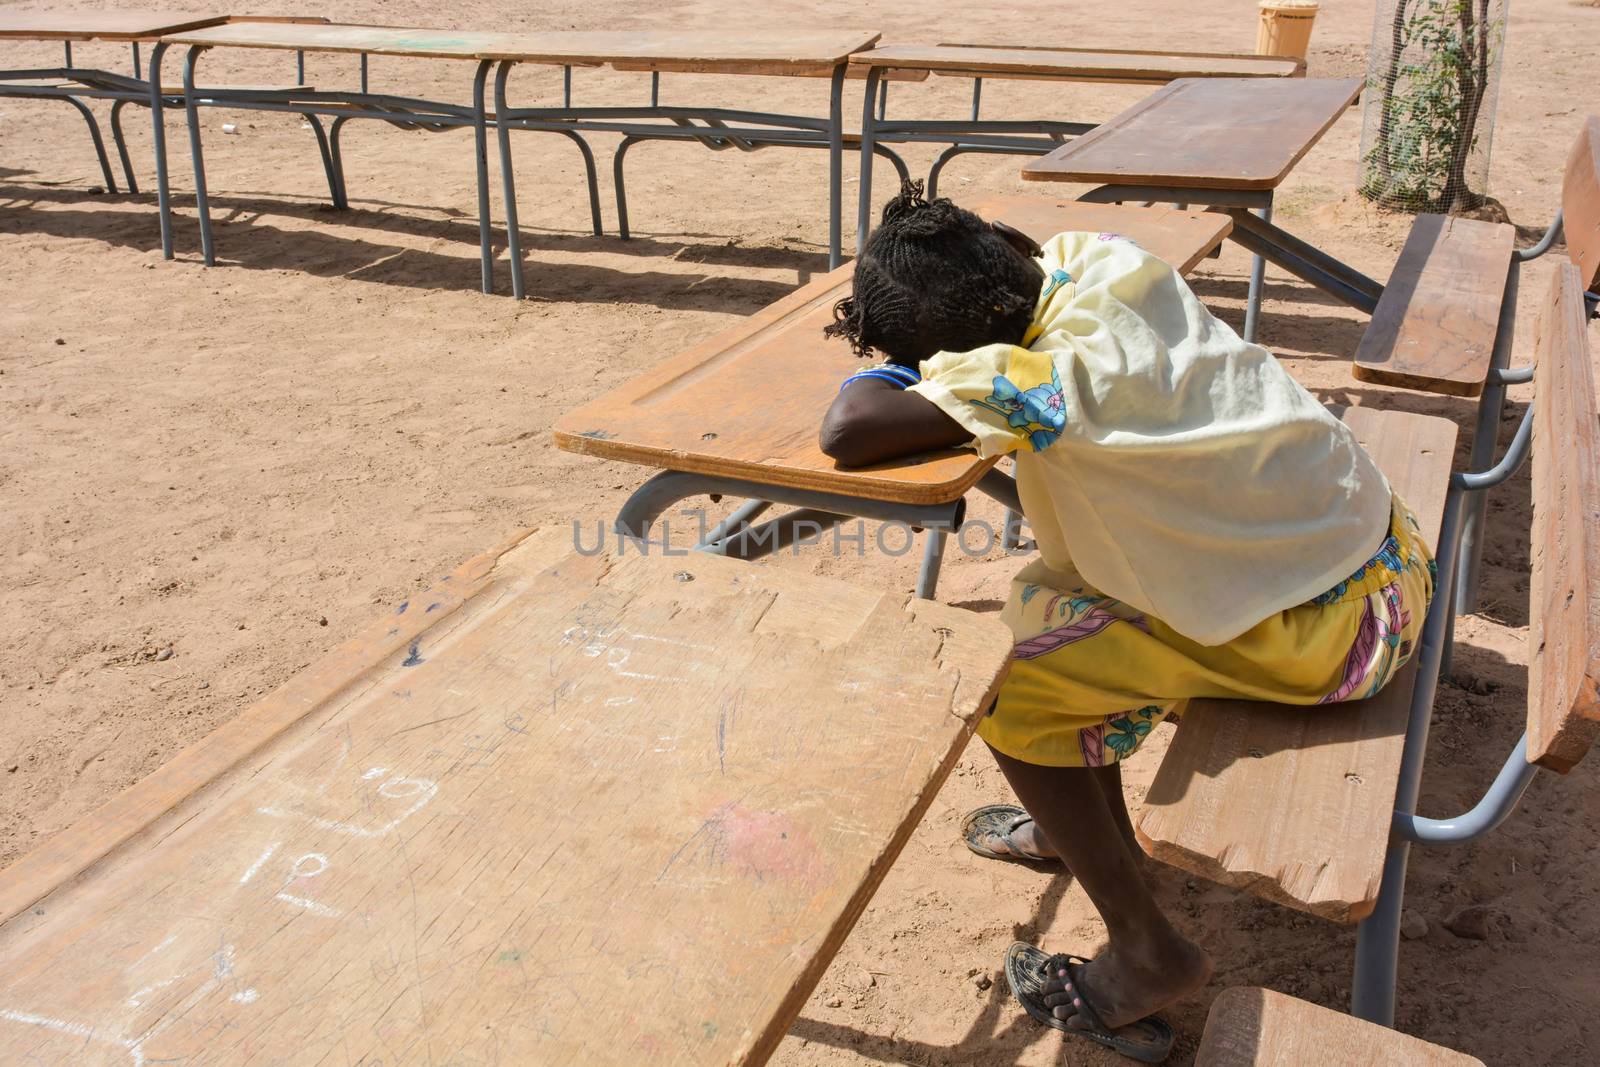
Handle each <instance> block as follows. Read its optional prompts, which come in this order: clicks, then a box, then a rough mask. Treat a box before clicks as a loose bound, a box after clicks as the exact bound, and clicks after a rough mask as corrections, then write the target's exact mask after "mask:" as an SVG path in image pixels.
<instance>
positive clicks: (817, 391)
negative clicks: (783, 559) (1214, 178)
mask: <svg viewBox="0 0 1600 1067" xmlns="http://www.w3.org/2000/svg"><path fill="white" fill-rule="evenodd" d="M968 206H970V207H972V208H973V209H974V210H976V211H977V212H978V213H979V214H981V215H983V216H984V217H986V218H991V219H994V218H999V219H1002V220H1005V221H1008V222H1010V223H1011V224H1012V225H1014V226H1016V227H1017V228H1018V229H1020V230H1022V231H1023V232H1024V233H1028V234H1029V235H1031V236H1033V237H1035V238H1036V239H1038V240H1045V239H1047V238H1049V237H1051V236H1053V235H1055V234H1057V233H1060V232H1062V231H1063V230H1114V231H1116V232H1118V233H1121V234H1123V235H1125V236H1128V237H1131V238H1132V239H1133V240H1135V241H1137V242H1139V243H1140V244H1141V245H1143V246H1145V247H1146V248H1148V249H1150V251H1152V252H1154V253H1155V254H1157V255H1159V256H1161V257H1162V258H1163V259H1165V260H1166V261H1167V262H1169V263H1171V264H1172V265H1173V266H1174V267H1178V268H1179V269H1184V270H1186V269H1188V268H1189V267H1191V266H1193V265H1194V264H1195V263H1197V262H1198V261H1199V260H1200V259H1202V258H1203V257H1204V256H1205V254H1206V253H1207V252H1209V251H1210V250H1211V249H1212V248H1214V247H1216V245H1217V244H1218V243H1220V242H1221V241H1222V239H1223V238H1224V237H1225V236H1226V235H1227V232H1228V228H1229V227H1230V226H1231V223H1230V221H1229V220H1228V219H1227V217H1226V216H1223V215H1219V214H1217V213H1215V212H1200V211H1178V210H1176V209H1172V208H1134V207H1117V206H1114V205H1099V204H1081V203H1077V202H1075V201H1071V200H1065V199H1057V198H1051V197H1025V196H1024V197H1002V198H995V199H991V200H986V201H979V202H975V203H973V204H971V205H968ZM853 269H854V268H853V267H852V266H851V265H849V264H846V265H845V266H843V267H841V268H839V269H838V270H836V271H834V272H832V273H831V274H827V275H824V276H822V277H821V278H818V279H817V280H815V281H813V282H811V284H809V285H807V286H805V287H803V288H801V289H799V290H797V291H796V292H794V293H792V294H790V295H789V296H787V297H785V298H784V299H782V300H780V301H778V302H777V303H775V304H772V305H771V306H769V307H767V308H764V309H763V310H761V311H760V312H757V313H756V314H755V315H753V316H751V317H750V318H749V319H747V320H746V321H745V322H743V323H741V324H740V325H738V326H736V327H735V328H733V329H732V330H729V331H727V332H725V333H723V334H720V335H718V336H716V337H713V338H712V339H710V340H709V341H706V342H704V343H702V344H700V345H697V346H695V347H694V348H691V349H690V350H689V351H687V352H685V353H683V354H682V355H681V356H678V357H676V358H674V359H670V360H667V361H666V362H664V363H662V364H660V365H659V366H657V367H656V368H654V369H652V370H650V371H647V372H646V373H645V374H643V375H641V376H640V377H638V378H635V379H634V380H633V381H631V382H628V383H627V384H625V385H622V386H620V387H619V388H617V389H614V390H612V391H611V392H609V393H607V394H605V395H604V396H602V397H600V398H599V399H597V400H595V401H593V402H591V403H589V404H586V405H585V406H583V407H581V408H579V409H578V410H576V411H573V412H570V413H569V414H567V415H564V416H562V417H561V418H560V419H558V420H557V421H556V425H555V441H556V444H557V445H558V446H559V447H561V448H563V449H566V450H567V451H569V452H580V453H583V454H585V455H592V456H599V457H601V458H604V459H614V460H621V461H624V462H628V463H640V464H644V465H646V466H651V467H659V468H661V469H664V470H679V471H693V472H696V473H700V474H715V475H723V476H727V477H733V478H747V479H751V480H754V481H759V482H763V483H765V484H769V485H783V486H790V487H798V488H803V489H815V490H822V491H826V492H833V493H844V494H846V495H849V496H859V497H870V498H873V499H877V500H889V501H896V502H901V503H912V504H936V503H942V502H945V501H949V500H954V499H956V498H957V497H959V496H961V495H962V494H964V493H965V492H966V491H967V490H968V489H970V488H972V486H973V484H974V483H976V482H977V480H978V479H979V478H980V477H981V476H982V475H983V473H984V471H986V470H988V468H989V467H990V466H991V465H992V461H987V460H980V459H978V458H977V457H976V456H975V455H974V454H973V453H971V452H969V451H966V450H950V451H947V452H941V453H935V454H931V455H928V456H921V457H916V458H914V459H912V460H901V461H897V462H894V463H888V464H881V465H879V466H876V467H861V468H842V467H839V466H837V465H836V464H835V463H834V462H833V460H831V459H829V458H828V457H827V456H825V455H823V453H822V451H821V449H820V448H818V447H817V431H818V429H819V428H820V426H821V424H822V416H823V415H824V413H826V411H827V410H828V405H829V404H831V403H832V402H833V398H834V396H836V395H837V394H838V391H839V385H840V383H841V382H843V381H844V379H845V378H846V377H848V376H849V375H850V374H851V373H852V372H854V371H856V370H859V369H860V368H861V367H863V366H866V365H867V364H866V363H864V362H863V361H862V360H859V359H857V358H856V357H855V356H854V355H852V354H851V352H850V349H849V346H848V345H846V344H845V343H844V342H842V341H838V340H829V339H827V338H824V337H823V336H822V328H823V327H824V326H825V325H827V324H828V323H830V322H832V321H833V305H834V304H835V303H836V302H837V301H838V300H839V299H840V298H842V297H844V296H847V295H848V294H849V292H850V278H851V274H852V271H853Z"/></svg>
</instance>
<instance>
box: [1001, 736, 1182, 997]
mask: <svg viewBox="0 0 1600 1067" xmlns="http://www.w3.org/2000/svg"><path fill="white" fill-rule="evenodd" d="M991 751H993V750H992V749H991ZM994 758H995V762H996V763H998V764H999V765H1000V770H1001V771H1002V772H1003V773H1004V774H1005V776H1006V781H1008V782H1010V783H1011V788H1012V790H1013V791H1014V792H1015V793H1016V794H1017V799H1018V800H1020V801H1021V802H1022V805H1023V807H1025V808H1027V809H1028V812H1029V813H1030V814H1031V815H1032V816H1033V818H1034V821H1035V823H1036V824H1037V826H1038V828H1039V830H1040V831H1042V833H1043V836H1044V839H1045V842H1046V843H1048V845H1049V846H1050V849H1051V851H1052V852H1054V853H1055V854H1056V855H1058V856H1060V857H1061V860H1062V862H1063V863H1065V864H1066V865H1067V868H1068V869H1069V870H1070V871H1071V872H1072V875H1073V877H1074V878H1076V879H1077V881H1078V884H1079V885H1081V886H1083V890H1084V892H1085V893H1087V894H1088V895H1089V899H1090V901H1092V902H1093V904H1094V906H1095V908H1096V909H1097V910H1098V911H1099V912H1100V918H1101V919H1103V920H1104V921H1105V924H1106V933H1107V935H1108V940H1109V944H1108V946H1107V948H1106V950H1105V951H1104V952H1102V953H1101V954H1100V956H1099V957H1098V958H1097V959H1096V960H1095V961H1094V962H1093V963H1092V964H1090V965H1089V966H1088V967H1086V968H1083V969H1080V970H1079V971H1078V976H1079V982H1080V984H1081V985H1082V987H1083V989H1084V993H1085V995H1087V996H1088V998H1089V1001H1090V1003H1092V1004H1093V1005H1094V1007H1095V1008H1096V1010H1098V1011H1099V1013H1100V1017H1101V1018H1102V1019H1103V1020H1104V1021H1105V1023H1106V1025H1108V1026H1112V1027H1116V1026H1124V1025H1126V1024H1128V1023H1131V1022H1134V1021H1136V1020H1138V1019H1142V1018H1144V1017H1145V1016H1146V1015H1151V1014H1153V1013H1155V1012H1157V1011H1160V1010H1161V1009H1162V1008H1164V1007H1166V1006H1167V1005H1168V1004H1170V1003H1172V1002H1173V1001H1175V1000H1178V999H1180V998H1182V997H1183V996H1185V995H1187V994H1189V993H1191V992H1193V991H1194V990H1196V989H1198V988H1200V986H1202V985H1204V984H1205V982H1206V980H1207V979H1208V978H1210V977H1211V961H1210V960H1209V959H1208V958H1207V957H1206V954H1205V952H1204V951H1203V950H1202V949H1201V948H1200V946H1199V945H1196V944H1195V943H1194V942H1192V941H1190V940H1189V939H1188V938H1186V937H1184V936H1183V935H1182V934H1180V933H1179V932H1178V931H1177V929H1176V928H1174V927H1173V925H1172V924H1171V923H1170V922H1168V921H1167V917H1166V916H1165V915H1164V914H1162V912H1161V909H1160V908H1158V907H1157V906H1156V902H1155V899H1154V898H1153V897H1152V896H1151V895H1150V890H1149V889H1148V888H1147V887H1146V885H1145V882H1144V879H1143V878H1142V877H1141V876H1140V871H1139V866H1138V864H1137V862H1136V861H1135V859H1134V853H1133V852H1132V851H1131V850H1130V849H1129V847H1128V844H1127V841H1126V839H1125V838H1124V836H1123V829H1122V826H1121V825H1119V822H1118V819H1117V817H1116V815H1115V814H1114V812H1113V810H1112V809H1113V807H1114V805H1112V804H1109V803H1107V799H1106V792H1105V789H1104V788H1103V787H1102V784H1101V783H1102V782H1103V781H1105V780H1106V776H1101V777H1100V778H1097V777H1096V776H1095V775H1094V774H1093V773H1089V772H1087V771H1085V770H1084V769H1083V768H1079V767H1040V766H1035V765H1034V764H1031V763H1023V762H1021V761H1019V760H1014V759H1012V758H1011V757H1009V756H1006V755H1003V754H1002V753H999V752H995V753H994ZM1120 795H1121V793H1120V790H1119V792H1118V796H1119V797H1120ZM1056 988H1059V987H1058V986H1057V985H1056V984H1055V983H1051V984H1050V985H1047V986H1046V994H1047V996H1046V998H1045V1003H1047V1004H1050V1005H1051V1007H1052V1009H1053V1010H1054V1011H1055V1014H1056V1017H1057V1018H1060V1019H1071V1017H1072V1016H1073V1014H1074V1012H1073V1010H1072V996H1071V994H1069V993H1056V994H1052V993H1051V990H1053V989H1056Z"/></svg>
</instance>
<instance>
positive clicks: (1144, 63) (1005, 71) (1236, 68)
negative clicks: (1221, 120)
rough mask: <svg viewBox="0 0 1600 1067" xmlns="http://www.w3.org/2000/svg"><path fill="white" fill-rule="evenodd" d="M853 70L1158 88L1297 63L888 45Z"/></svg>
mask: <svg viewBox="0 0 1600 1067" xmlns="http://www.w3.org/2000/svg"><path fill="white" fill-rule="evenodd" d="M850 62H851V64H852V65H861V66H872V67H883V68H885V69H905V70H926V71H936V72H939V73H947V74H962V75H967V76H974V75H976V76H981V77H986V78H992V77H999V78H1048V79H1060V80H1067V81H1115V82H1137V83H1141V84H1163V83H1165V82H1169V81H1172V80H1173V79H1175V78H1240V77H1248V78H1290V77H1294V76H1295V75H1296V74H1298V73H1300V72H1301V71H1302V70H1303V69H1304V64H1303V63H1301V62H1300V61H1299V60H1296V59H1286V58H1281V57H1277V56H1241V55H1226V54H1221V53H1211V54H1206V53H1196V52H1162V51H1153V52H1136V51H1129V50H1125V49H1103V50H1102V49H1088V48H1015V47H993V46H985V45H964V44H962V45H951V44H924V45H914V44H902V45H896V44H890V45H886V46H884V47H882V48H874V49H871V50H870V51H866V52H857V53H856V54H855V55H852V56H851V57H850Z"/></svg>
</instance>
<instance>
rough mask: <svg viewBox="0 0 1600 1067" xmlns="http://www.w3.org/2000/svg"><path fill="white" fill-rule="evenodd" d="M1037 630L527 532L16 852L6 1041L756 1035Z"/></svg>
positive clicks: (332, 1058) (668, 1056) (426, 1042)
mask: <svg viewBox="0 0 1600 1067" xmlns="http://www.w3.org/2000/svg"><path fill="white" fill-rule="evenodd" d="M1010 646H1011V635H1010V633H1009V631H1008V630H1007V629H1006V628H1005V626H1004V625H1003V624H1002V623H1000V621H999V620H998V619H996V618H994V617H992V616H989V617H983V616H978V615H974V614H972V613H971V612H967V611H963V610H961V609H958V608H952V607H947V606H945V605H942V604H932V603H927V602H920V601H908V600H907V599H906V597H905V596H904V595H902V594H892V593H884V592H881V591H869V590H866V589H860V588H856V587H853V586H850V585H846V584H844V583H843V582H837V581H832V580H828V579H821V578H816V577H813V576H810V575H799V574H790V573H781V572H778V571H772V570H756V569H755V568H751V567H746V566H743V565H741V564H738V563H735V562H733V561H730V560H725V559H718V558H715V557H712V556H706V555H696V556H695V557H693V558H689V559H663V558H660V557H659V556H654V557H650V558H644V557H641V556H639V555H638V554H637V553H634V552H631V551H630V552H628V553H626V554H625V555H622V556H584V555H581V554H578V553H576V552H574V550H573V543H572V536H571V531H570V530H566V529H558V530H548V531H542V532H541V533H538V534H534V535H531V536H528V537H524V538H519V539H517V540H516V541H514V542H513V543H511V544H508V545H505V546H502V548H500V549H499V550H496V551H494V552H491V553H489V554H487V555H485V556H482V557H480V558H479V559H477V560H474V561H473V562H472V563H470V564H468V565H467V566H466V567H463V568H462V569H461V570H459V571H457V572H456V573H454V574H452V575H451V576H449V577H448V578H446V579H445V580H443V581H442V582H440V583H439V584H438V585H437V586H435V587H434V588H433V589H432V590H430V591H427V592H425V593H423V594H420V595H418V596H415V597H413V598H412V599H411V600H410V601H408V602H407V603H403V604H401V605H400V606H399V609H398V611H397V612H396V613H393V614H390V615H389V616H388V617H387V618H385V619H383V620H381V621H380V622H379V624H378V625H377V626H376V627H374V628H373V629H371V630H369V631H368V632H367V633H366V634H365V635H363V636H362V637H359V638H357V639H356V640H354V641H352V642H350V643H349V644H347V645H345V646H343V647H342V648H340V649H338V650H336V651H334V652H333V653H332V654H331V655H329V656H328V657H326V658H325V659H323V660H322V661H321V662H320V663H317V664H315V665H313V666H312V667H310V668H308V669H306V670H304V671H301V672H300V673H299V674H297V675H296V676H295V677H294V678H293V679H291V680H290V681H289V683H288V684H287V685H285V686H284V687H283V688H282V689H280V690H278V691H277V692H276V693H273V694H272V695H270V696H268V697H267V698H266V699H264V700H262V701H261V702H260V703H258V704H256V705H255V706H254V707H252V708H249V709H247V710H246V711H244V712H242V713H241V714H240V715H239V716H238V717H236V718H234V719H233V720H231V721H229V722H228V723H227V724H225V725H224V726H222V727H221V728H220V729H218V730H217V731H216V732H215V733H213V734H211V735H210V736H209V737H207V738H206V739H205V740H203V741H201V742H200V743H199V744H197V745H195V746H194V747H192V748H190V749H188V750H187V751H185V752H184V753H182V754H180V755H179V756H178V757H177V758H176V759H174V760H173V761H172V762H170V763H168V764H166V765H165V766H164V767H162V768H160V769H159V770H157V771H156V772H154V773H153V774H151V775H150V776H149V777H147V778H145V779H144V780H142V781H140V782H139V783H138V784H136V785H134V786H133V787H131V788H130V789H128V790H126V791H125V792H124V793H123V794H122V795H121V796H119V797H118V798H117V799H116V800H114V801H113V802H112V803H110V804H108V805H106V806H105V807H104V808H102V809H101V810H100V811H98V812H96V813H94V814H93V815H91V816H90V817H88V818H87V819H85V820H83V821H81V822H80V823H78V824H76V825H75V826H73V827H70V828H69V829H67V830H65V831H63V832H61V833H59V834H57V835H55V836H54V837H52V838H50V839H48V840H47V841H46V842H45V843H44V844H43V845H42V846H40V847H39V848H38V849H36V850H35V851H34V852H32V853H30V854H29V855H27V856H25V857H24V858H23V859H22V860H20V861H19V862H18V863H16V864H15V865H13V866H12V867H10V868H9V869H8V870H6V871H4V872H3V873H0V1062H4V1063H7V1064H23V1063H58V1062H61V1063H65V1062H71V1063H75V1064H97V1065H98V1064H105V1065H116V1067H129V1065H133V1067H138V1065H144V1064H149V1065H154V1064H158V1063H180V1062H181V1063H189V1064H200V1063H207V1064H243V1063H246V1062H257V1063H313V1062H319V1061H321V1062H328V1063H346V1062H349V1063H357V1062H359V1063H379V1062H381V1063H389V1064H396V1063H428V1062H432V1063H440V1064H445V1063H454V1064H467V1063H475V1064H489V1063H498V1064H507V1065H510V1064H550V1065H557V1064H625V1065H628V1067H633V1065H636V1064H641V1063H651V1064H660V1065H663V1067H665V1065H686V1067H687V1065H699V1064H705V1063H719V1064H720V1063H739V1064H759V1063H761V1062H763V1061H764V1060H765V1059H766V1058H767V1057H768V1056H769V1055H770V1054H771V1052H772V1051H773V1049H774V1048H776V1046H777V1044H778V1042H779V1041H780V1040H781V1039H782V1038H783V1035H784V1034H785V1033H786V1032H787V1031H788V1029H789V1027H790V1026H791V1025H792V1024H793V1022H794V1019H795V1018H796V1016H798V1015H799V1013H800V1010H801V1008H802V1007H803V1006H804V1004H805V1002H806V998H807V997H808V995H809V994H810V992H811V990H812V989H813V987H814V986H815V985H816V983H817V981H818V979H820V978H821V976H822V974H823V972H824V971H825V970H826V969H827V966H828V963H829V961H830V960H831V959H832V957H833V955H834V954H835V953H836V952H837V950H838V948H839V946H840V944H841V943H842V942H843V940H844V939H845V937H846V936H847V935H848V933H849V931H850V928H851V926H852V925H853V924H854V923H855V920H856V918H857V917H858V916H859V915H860V914H861V912H862V910H863V909H864V908H865V907H866V905H867V903H868V901H869V900H870V899H871V898H872V895H873V893H874V891H875V890H876V889H877V886H878V884H879V883H880V882H881V881H882V879H883V876H884V874H885V873H887V871H888V869H889V867H890V866H891V865H892V864H893V862H894V860H895V858H896V856H897V855H898V854H899V852H900V849H901V848H902V846H903V845H904V844H905V842H906V840H907V839H908V838H909V837H910V835H911V832H912V830H913V829H914V828H915V826H916V824H917V823H918V821H919V820H920V819H921V817H922V815H923V813H924V812H925V811H926V810H927V807H928V805H929V803H930V802H931V801H932V799H933V796H934V794H935V793H937V791H938V789H939V786H940V784H941V783H942V782H943V781H944V779H945V777H946V776H947V775H948V773H949V771H950V769H951V768H952V767H953V766H954V764H955V762H956V760H957V759H958V758H959V756H960V753H961V751H962V749H963V748H964V747H965V745H966V742H967V738H968V736H969V735H970V733H971V730H972V727H973V724H974V723H975V722H976V720H977V718H978V716H979V715H981V714H982V712H983V710H984V709H985V708H986V706H987V704H988V701H989V700H990V699H991V697H992V694H993V692H994V690H995V688H996V687H997V686H998V684H999V681H1000V678H1001V676H1002V675H1003V674H1004V671H1005V665H1006V662H1007V660H1008V658H1009V655H1010Z"/></svg>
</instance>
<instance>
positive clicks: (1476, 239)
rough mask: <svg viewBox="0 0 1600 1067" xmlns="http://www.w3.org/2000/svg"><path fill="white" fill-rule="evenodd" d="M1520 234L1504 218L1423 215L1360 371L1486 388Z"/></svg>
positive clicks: (1453, 390)
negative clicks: (1497, 220)
mask: <svg viewBox="0 0 1600 1067" xmlns="http://www.w3.org/2000/svg"><path fill="white" fill-rule="evenodd" d="M1515 238H1516V230H1515V229H1513V228H1512V227H1510V226H1507V225H1505V224H1504V223H1498V222H1479V221H1476V220H1474V219H1456V218H1450V217H1449V216H1446V215H1418V216H1417V219H1416V221H1415V222H1414V223H1412V225H1411V233H1410V234H1409V235H1408V236H1407V237H1406V243H1405V247H1403V248H1402V249H1401V250H1400V258H1399V259H1397V260H1395V264H1394V269H1393V270H1391V271H1390V272H1389V281H1388V282H1387V283H1386V284H1385V285H1384V287H1383V296H1382V297H1380V298H1379V299H1378V306H1377V308H1376V309H1374V311H1373V312H1372V321H1371V322H1370V323H1368V325H1367V329H1366V332H1365V333H1363V334H1362V335H1361V343H1360V345H1358V346H1357V348H1356V354H1355V366H1354V374H1355V376H1356V378H1358V379H1359V380H1361V381H1364V382H1376V383H1378V384H1380V385H1393V386H1398V387H1400V388H1402V389H1417V390H1420V391H1422V392H1428V393H1442V394H1444V395H1446V396H1477V395H1478V394H1479V393H1481V392H1483V385H1484V381H1485V380H1486V379H1487V378H1488V375H1489V359H1490V357H1491V356H1493V355H1494V339H1495V334H1496V333H1497V332H1498V330H1499V324H1500V304H1501V301H1502V300H1503V298H1504V296H1505V290H1506V275H1507V274H1508V273H1509V272H1510V270H1511V250H1512V248H1513V245H1514V241H1515Z"/></svg>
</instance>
